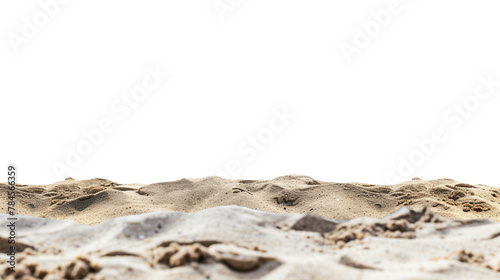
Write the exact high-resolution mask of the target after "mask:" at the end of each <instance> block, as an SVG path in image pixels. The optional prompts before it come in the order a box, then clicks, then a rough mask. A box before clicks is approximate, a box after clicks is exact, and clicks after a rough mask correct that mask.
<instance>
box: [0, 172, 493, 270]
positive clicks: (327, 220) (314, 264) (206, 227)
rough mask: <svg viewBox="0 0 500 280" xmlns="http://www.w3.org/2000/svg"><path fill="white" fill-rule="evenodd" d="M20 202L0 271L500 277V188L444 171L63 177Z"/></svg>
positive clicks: (0, 237)
mask: <svg viewBox="0 0 500 280" xmlns="http://www.w3.org/2000/svg"><path fill="white" fill-rule="evenodd" d="M0 191H2V192H4V193H6V192H7V185H6V184H0ZM0 205H1V207H2V210H1V211H2V213H7V209H6V208H5V206H6V205H7V200H6V196H1V197H0ZM15 208H16V214H17V215H23V216H17V218H18V220H17V221H16V223H17V228H16V230H17V231H16V246H17V263H16V269H15V272H11V271H9V270H8V264H7V263H5V262H2V263H0V279H7V280H13V279H24V280H27V279H45V280H49V279H94V280H97V279H183V280H184V279H186V280H191V279H193V280H194V279H216V280H230V279H265V280H290V279H291V280H303V279H306V280H323V279H325V280H327V279H328V280H336V279H384V280H385V279H454V280H456V279H467V280H470V279H500V253H499V252H500V222H499V221H500V214H499V213H500V211H499V210H500V188H498V187H489V186H485V185H470V184H465V183H461V182H457V181H454V180H450V179H440V180H432V181H424V180H420V179H415V180H412V181H409V182H404V183H402V184H399V185H394V186H383V185H369V184H362V183H327V182H322V181H318V180H314V179H312V178H311V177H307V176H300V175H293V176H292V175H291V176H282V177H279V178H276V179H274V180H267V181H252V180H227V179H222V178H219V177H208V178H203V179H181V180H178V181H174V182H166V183H157V184H150V185H142V184H126V185H125V184H118V183H115V182H112V181H109V180H106V179H92V180H73V179H67V180H65V181H62V182H57V183H54V184H50V185H38V186H35V185H30V186H22V185H19V186H18V188H17V191H16V206H15ZM7 217H9V216H7V215H6V214H1V215H0V219H4V221H7V220H6V219H7ZM486 219H488V220H486ZM2 228H3V230H0V253H2V254H4V256H5V254H6V253H8V252H9V250H10V249H9V247H8V242H7V241H8V237H9V232H8V230H7V227H2Z"/></svg>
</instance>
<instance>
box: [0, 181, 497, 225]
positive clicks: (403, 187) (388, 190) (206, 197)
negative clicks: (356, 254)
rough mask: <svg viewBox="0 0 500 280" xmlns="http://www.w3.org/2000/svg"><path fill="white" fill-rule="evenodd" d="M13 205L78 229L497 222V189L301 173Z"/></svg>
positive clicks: (108, 184)
mask: <svg viewBox="0 0 500 280" xmlns="http://www.w3.org/2000/svg"><path fill="white" fill-rule="evenodd" d="M6 189H7V185H6V184H0V190H1V191H4V192H5V191H6ZM5 199H6V198H5V197H2V198H0V200H5ZM16 201H17V206H18V207H17V213H18V214H20V215H28V216H34V217H43V218H51V219H61V220H73V221H77V222H79V223H83V224H96V223H100V222H103V221H106V220H109V219H112V218H116V217H121V216H127V215H136V214H142V213H150V212H155V211H172V212H196V211H200V210H203V209H207V208H211V207H216V206H224V205H237V206H242V207H247V208H250V209H255V210H261V211H267V212H272V213H281V214H285V213H311V214H315V215H318V216H321V217H324V218H328V219H336V220H350V219H354V218H358V217H370V218H382V217H384V216H387V215H389V214H391V213H393V212H395V211H397V210H398V209H400V208H401V207H403V206H404V207H408V208H411V209H421V208H423V207H429V208H430V209H432V211H433V212H435V213H437V214H439V215H441V216H443V217H447V218H453V219H476V218H480V219H492V220H496V221H500V188H497V187H489V186H485V185H470V184H465V183H461V182H457V181H454V180H451V179H439V180H419V179H416V180H412V181H408V182H404V183H401V184H398V185H370V184H364V183H329V182H322V181H319V180H315V179H313V178H311V177H308V176H302V175H288V176H282V177H278V178H276V179H273V180H228V179H223V178H220V177H207V178H200V179H181V180H177V181H173V182H164V183H155V184H149V185H143V184H118V183H115V182H112V181H110V180H107V179H98V178H96V179H92V180H73V179H68V180H65V181H61V182H56V183H54V184H50V185H31V186H19V187H18V188H17V197H16ZM5 205H6V201H3V202H2V201H0V207H1V208H2V209H1V211H2V212H3V213H5V212H6V209H4V208H5Z"/></svg>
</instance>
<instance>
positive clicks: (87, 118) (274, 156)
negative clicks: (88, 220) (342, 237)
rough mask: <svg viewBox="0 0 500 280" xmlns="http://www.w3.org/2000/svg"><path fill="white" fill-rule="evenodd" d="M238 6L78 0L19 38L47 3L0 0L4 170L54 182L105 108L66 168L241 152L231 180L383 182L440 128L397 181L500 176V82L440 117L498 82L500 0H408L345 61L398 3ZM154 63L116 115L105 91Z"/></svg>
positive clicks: (151, 174)
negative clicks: (91, 141)
mask: <svg viewBox="0 0 500 280" xmlns="http://www.w3.org/2000/svg"><path fill="white" fill-rule="evenodd" d="M41 2H42V3H45V2H50V1H47V0H45V1H43V0H42V1H41ZM221 2H222V3H227V2H226V0H224V1H222V0H221ZM240 2H241V3H237V1H234V0H233V1H232V2H231V1H230V3H232V4H233V7H232V10H231V11H228V12H226V13H224V14H223V18H224V20H221V17H220V16H219V14H218V12H217V10H216V9H215V8H214V5H213V4H214V1H212V0H205V1H164V0H141V1H123V0H120V1H118V0H115V1H97V0H86V1H79V0H74V1H68V3H67V4H64V5H62V4H61V5H60V7H59V10H58V11H57V12H56V13H54V15H53V16H52V17H50V18H49V21H48V23H47V24H46V26H43V27H40V28H38V29H39V30H38V32H36V34H35V36H33V37H32V38H29V39H27V41H28V42H27V43H23V44H21V45H19V46H17V48H18V52H16V47H15V46H14V45H13V44H12V42H11V40H12V36H14V35H12V34H17V36H22V29H23V26H24V25H25V22H24V21H23V18H24V17H25V18H27V19H28V20H30V21H33V16H34V15H35V14H36V13H37V12H40V11H43V9H42V8H41V6H40V4H39V2H38V1H2V2H0V34H2V36H1V37H0V38H1V39H0V94H1V108H0V124H1V129H2V131H1V138H0V139H1V140H0V166H3V167H5V168H6V166H7V164H9V163H16V164H17V166H18V167H19V169H20V173H19V174H20V178H19V179H20V181H21V183H24V184H44V183H52V182H54V181H57V180H58V177H57V176H56V173H55V172H54V168H53V166H52V165H53V164H54V162H58V163H60V164H66V163H65V161H66V159H65V158H66V157H67V154H68V152H67V150H66V149H67V147H73V148H74V147H76V145H77V144H78V143H79V142H81V141H85V137H84V136H83V134H82V131H83V130H84V129H87V130H91V129H95V128H97V127H98V126H99V122H100V121H101V120H102V119H104V118H109V119H112V120H113V123H114V125H115V128H114V130H113V132H111V133H107V134H104V136H103V140H102V143H100V144H98V145H95V146H94V147H93V148H92V151H91V152H90V153H89V154H88V155H87V156H84V157H82V160H81V162H80V163H79V164H77V166H76V167H74V168H71V171H70V172H67V173H66V174H64V175H65V176H64V177H69V176H71V177H73V178H75V179H88V178H94V177H103V178H109V179H111V180H114V181H117V182H120V183H133V182H137V183H151V182H159V181H169V180H176V179H180V178H184V177H186V178H197V177H204V176H209V175H211V174H213V173H214V172H215V173H217V172H219V171H223V170H226V164H228V162H233V163H234V162H237V163H238V164H239V168H238V172H236V174H235V175H234V176H232V177H234V178H244V179H272V178H275V177H278V176H281V175H287V174H305V175H309V176H312V177H313V178H316V179H318V180H323V181H335V182H353V181H361V182H367V183H382V184H384V183H386V182H387V180H386V178H385V177H384V174H385V173H386V172H392V173H394V174H398V173H397V172H398V166H399V165H400V158H399V157H403V158H408V157H409V155H410V153H411V152H412V151H415V150H416V149H418V147H417V146H416V144H415V140H417V139H424V138H429V137H430V136H431V134H432V131H433V130H434V129H436V128H442V129H443V130H444V131H445V132H446V136H447V140H446V141H445V142H444V143H441V144H437V145H436V147H435V149H434V150H433V151H432V153H430V155H429V156H426V158H425V159H424V161H423V163H421V164H419V166H415V170H414V171H413V172H411V174H406V175H407V176H402V178H403V179H404V180H406V179H410V178H411V177H415V176H418V177H420V178H422V179H437V178H443V177H447V178H453V179H456V180H460V181H463V182H467V183H483V184H489V185H495V186H500V176H499V173H500V172H499V165H500V164H499V159H500V148H499V143H500V134H499V125H498V123H499V120H500V110H498V108H499V105H500V87H497V88H496V92H495V93H494V94H492V95H491V97H489V98H488V99H487V100H483V101H480V103H479V105H478V107H477V110H475V111H474V112H471V113H470V116H469V117H468V118H466V119H463V123H462V124H461V125H459V127H458V128H456V129H455V128H452V124H453V123H450V122H446V121H445V120H444V119H443V114H444V113H445V112H446V111H447V110H448V109H449V108H453V106H454V104H461V103H462V102H463V101H464V99H465V98H466V97H468V96H471V95H473V94H474V90H475V88H476V87H477V86H479V85H480V81H479V77H480V76H483V77H488V75H491V76H492V77H493V78H492V79H493V80H495V81H500V69H499V66H500V64H499V62H500V51H499V50H500V33H499V27H500V17H499V16H498V11H499V8H500V3H499V2H498V1H495V0H490V1H456V0H454V1H451V0H449V1H430V0H428V1H423V0H422V1H409V0H401V1H400V4H399V6H400V8H399V9H400V12H399V13H397V14H392V16H391V19H390V21H389V23H388V24H387V26H385V27H381V30H380V32H378V34H376V35H375V36H373V37H370V42H369V44H367V45H366V46H364V47H363V48H359V53H356V54H353V55H352V56H350V58H351V59H352V60H351V62H350V63H349V62H348V60H347V59H346V56H345V55H344V53H343V51H342V48H341V44H342V42H344V43H346V44H350V45H353V46H355V45H354V44H355V43H354V41H355V36H356V34H357V32H356V28H360V29H361V30H364V29H365V27H366V25H367V24H370V21H373V20H374V17H373V15H372V14H371V13H372V12H376V13H378V12H379V11H381V10H387V6H388V4H389V3H390V1H373V0H372V1H327V0H314V1H295V0H276V1H263V0H260V1H257V0H242V1H240ZM218 4H219V5H220V3H218ZM379 26H380V25H379ZM155 65H161V69H163V70H165V71H168V72H169V73H170V76H169V77H168V78H166V79H165V81H164V82H163V83H162V84H161V85H160V86H159V87H158V89H156V90H153V91H151V92H150V93H149V94H148V96H147V98H146V99H145V100H144V101H142V102H140V103H139V105H138V106H137V108H135V109H134V110H132V111H131V114H130V115H129V116H128V117H126V118H125V119H123V120H122V119H120V118H119V117H118V114H117V113H116V112H113V110H111V104H112V103H113V102H114V101H115V100H117V99H119V98H120V95H122V94H129V95H130V92H131V90H132V88H133V87H134V86H136V85H140V84H141V81H142V79H143V78H144V77H145V76H146V75H147V72H146V70H145V69H146V67H148V66H155ZM284 106H286V108H287V110H288V111H289V112H290V113H293V114H294V115H295V118H294V119H293V120H291V121H290V123H289V124H288V125H286V127H285V129H284V130H283V131H281V132H276V133H275V134H274V137H273V139H272V141H270V143H267V144H265V148H264V149H263V150H262V151H258V153H257V155H256V157H255V158H253V159H252V160H247V159H248V157H247V156H244V155H242V154H241V153H239V152H238V146H239V145H241V144H242V143H244V141H246V139H247V138H248V137H251V136H257V135H258V134H259V133H260V132H261V131H263V130H265V129H266V128H267V127H269V122H270V121H271V120H272V119H273V116H274V113H273V110H282V108H283V107H284ZM6 176H7V175H6V171H5V175H4V176H3V177H5V180H3V179H0V181H7V180H6ZM0 178H1V177H0Z"/></svg>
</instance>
